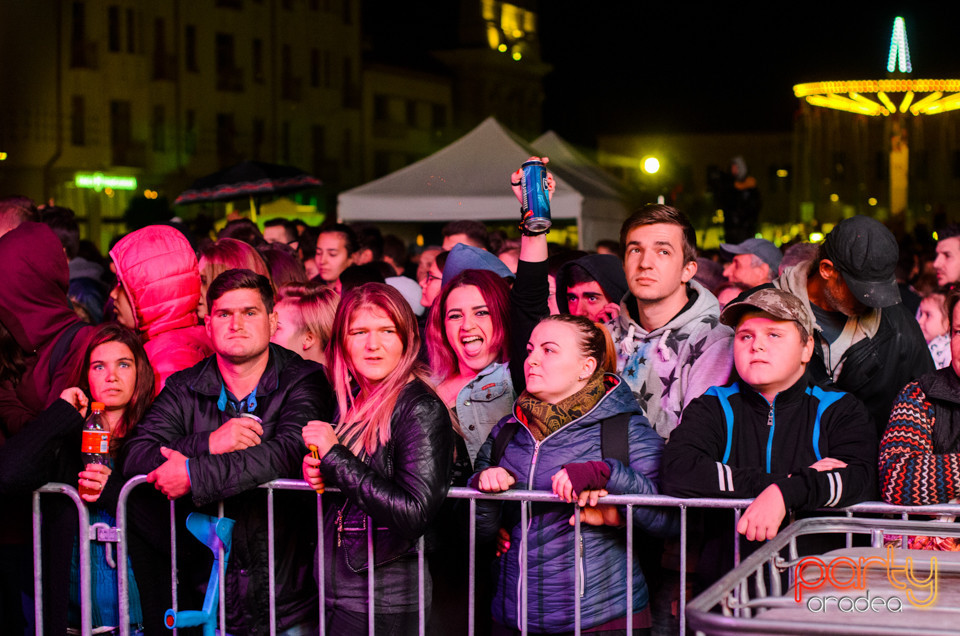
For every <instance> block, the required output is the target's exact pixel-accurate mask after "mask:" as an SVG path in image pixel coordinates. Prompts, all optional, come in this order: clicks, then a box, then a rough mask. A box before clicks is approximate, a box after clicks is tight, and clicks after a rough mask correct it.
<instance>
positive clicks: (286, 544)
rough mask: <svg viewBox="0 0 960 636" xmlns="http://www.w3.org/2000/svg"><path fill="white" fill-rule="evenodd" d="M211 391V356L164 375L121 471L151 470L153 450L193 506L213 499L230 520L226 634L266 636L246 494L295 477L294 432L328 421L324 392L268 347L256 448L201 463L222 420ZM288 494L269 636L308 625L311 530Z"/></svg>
mask: <svg viewBox="0 0 960 636" xmlns="http://www.w3.org/2000/svg"><path fill="white" fill-rule="evenodd" d="M220 389H221V379H220V373H219V371H218V370H217V363H216V356H211V357H209V358H207V359H205V360H203V361H202V362H200V363H199V364H197V365H195V366H194V367H192V368H190V369H187V370H185V371H181V372H179V373H175V374H173V375H172V376H170V378H169V379H168V380H167V383H166V385H165V386H164V389H163V391H161V392H160V395H159V396H157V399H156V400H155V401H154V403H153V405H152V406H151V407H150V410H149V411H148V412H147V415H146V416H145V417H144V419H143V421H142V422H141V423H140V425H139V426H137V428H136V429H135V430H134V433H133V435H132V436H131V437H130V439H129V440H128V441H127V443H126V444H125V445H124V447H123V449H122V451H121V465H122V466H123V472H124V474H125V475H126V476H127V477H128V478H129V477H132V476H134V475H139V474H144V473H149V472H150V471H151V470H153V469H154V468H156V467H158V466H159V465H161V464H162V463H163V462H164V459H163V456H162V455H161V454H160V447H161V446H166V447H168V448H171V449H173V450H177V451H179V452H181V453H183V454H184V455H186V456H187V458H188V459H189V460H190V463H189V471H190V480H191V493H190V494H191V496H192V497H193V503H194V504H195V505H197V506H204V505H206V504H209V503H213V502H216V501H219V500H221V499H223V500H225V515H226V516H227V517H230V518H232V519H236V520H237V524H236V526H235V527H234V530H233V552H232V553H231V555H230V563H229V567H228V570H227V584H226V590H227V625H228V627H229V630H230V632H231V633H235V634H263V633H269V625H268V622H269V605H268V603H269V594H268V579H267V514H266V493H265V491H262V490H257V489H256V487H257V486H258V485H259V484H262V483H264V482H268V481H271V480H273V479H277V478H279V477H299V476H300V463H301V461H302V460H303V456H304V455H305V454H306V453H307V448H306V446H304V444H303V439H302V437H301V429H302V428H303V426H304V425H305V424H306V423H307V422H308V421H310V420H314V419H319V420H325V421H331V419H332V416H333V393H332V391H331V389H330V384H329V383H328V382H327V379H326V376H325V375H324V373H323V368H322V367H321V366H320V365H318V364H316V363H314V362H308V361H305V360H303V359H302V358H300V356H298V355H297V354H295V353H293V352H292V351H288V350H286V349H284V348H282V347H278V346H277V345H273V344H271V345H270V360H269V362H268V363H267V368H266V370H265V371H264V373H263V375H262V376H261V378H260V382H259V384H258V385H257V394H256V398H257V406H256V409H255V410H254V413H255V414H256V415H257V416H258V417H260V419H261V420H263V422H262V425H263V436H262V438H261V439H262V442H261V443H260V444H259V445H257V446H254V447H253V448H248V449H245V450H241V451H234V452H232V453H225V454H222V455H211V454H210V453H209V438H210V433H212V432H213V431H214V430H216V429H217V428H218V427H219V426H220V425H221V424H223V423H224V422H226V421H227V420H228V419H230V416H229V415H228V414H227V413H225V412H222V411H221V410H220V409H219V408H218V406H217V400H218V398H219V396H220ZM294 494H295V493H284V495H290V496H284V497H280V496H278V497H277V505H276V507H275V510H274V520H275V531H276V552H277V554H276V558H277V561H276V563H277V570H276V599H277V618H278V623H279V625H278V629H279V631H282V630H284V629H287V628H289V627H292V626H294V625H297V624H299V623H301V622H303V621H304V620H316V618H315V617H316V588H315V586H314V585H313V581H312V580H311V561H312V552H313V548H312V546H311V545H310V543H309V534H310V532H311V531H310V530H309V528H308V527H307V526H308V525H309V524H307V523H304V522H303V521H302V514H303V506H302V505H297V503H296V500H295V499H296V498H295V497H293V496H292V495H294ZM284 504H288V505H284ZM309 505H311V502H310V501H309V500H308V501H307V506H309ZM214 514H216V513H215V512H214ZM314 536H315V535H314ZM190 540H192V538H191V539H190ZM181 567H184V564H181Z"/></svg>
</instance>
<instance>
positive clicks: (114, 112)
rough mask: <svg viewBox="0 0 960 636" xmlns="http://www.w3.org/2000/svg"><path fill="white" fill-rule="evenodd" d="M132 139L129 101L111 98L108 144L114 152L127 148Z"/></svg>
mask: <svg viewBox="0 0 960 636" xmlns="http://www.w3.org/2000/svg"><path fill="white" fill-rule="evenodd" d="M132 141H133V135H132V133H131V120H130V102H127V101H121V100H113V101H111V102H110V145H111V146H113V148H114V151H115V152H116V150H117V149H124V150H126V149H127V148H129V147H130V144H131V142H132Z"/></svg>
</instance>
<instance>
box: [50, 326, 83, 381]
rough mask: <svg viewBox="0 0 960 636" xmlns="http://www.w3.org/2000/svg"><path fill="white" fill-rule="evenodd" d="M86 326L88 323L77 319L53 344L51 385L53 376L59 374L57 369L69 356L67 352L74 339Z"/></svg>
mask: <svg viewBox="0 0 960 636" xmlns="http://www.w3.org/2000/svg"><path fill="white" fill-rule="evenodd" d="M85 326H86V323H84V322H83V321H81V320H77V321H76V322H75V323H73V324H71V325H70V326H69V327H67V328H66V329H64V331H63V333H62V334H60V338H59V339H58V340H57V344H55V345H54V346H53V352H52V353H51V354H50V366H49V367H48V368H47V373H48V377H49V382H50V384H51V385H52V384H53V376H54V375H56V374H57V369H58V368H59V367H60V363H61V362H63V359H64V358H66V357H67V353H68V352H69V351H70V345H72V344H73V339H74V338H75V337H76V335H77V332H79V331H80V330H81V329H83V327H85Z"/></svg>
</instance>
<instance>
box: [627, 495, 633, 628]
mask: <svg viewBox="0 0 960 636" xmlns="http://www.w3.org/2000/svg"><path fill="white" fill-rule="evenodd" d="M626 521H627V636H633V504H627V519H626Z"/></svg>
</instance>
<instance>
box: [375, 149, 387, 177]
mask: <svg viewBox="0 0 960 636" xmlns="http://www.w3.org/2000/svg"><path fill="white" fill-rule="evenodd" d="M387 174H390V153H388V152H384V151H382V150H381V151H378V152H376V153H374V155H373V176H374V177H382V176H384V175H387Z"/></svg>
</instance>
